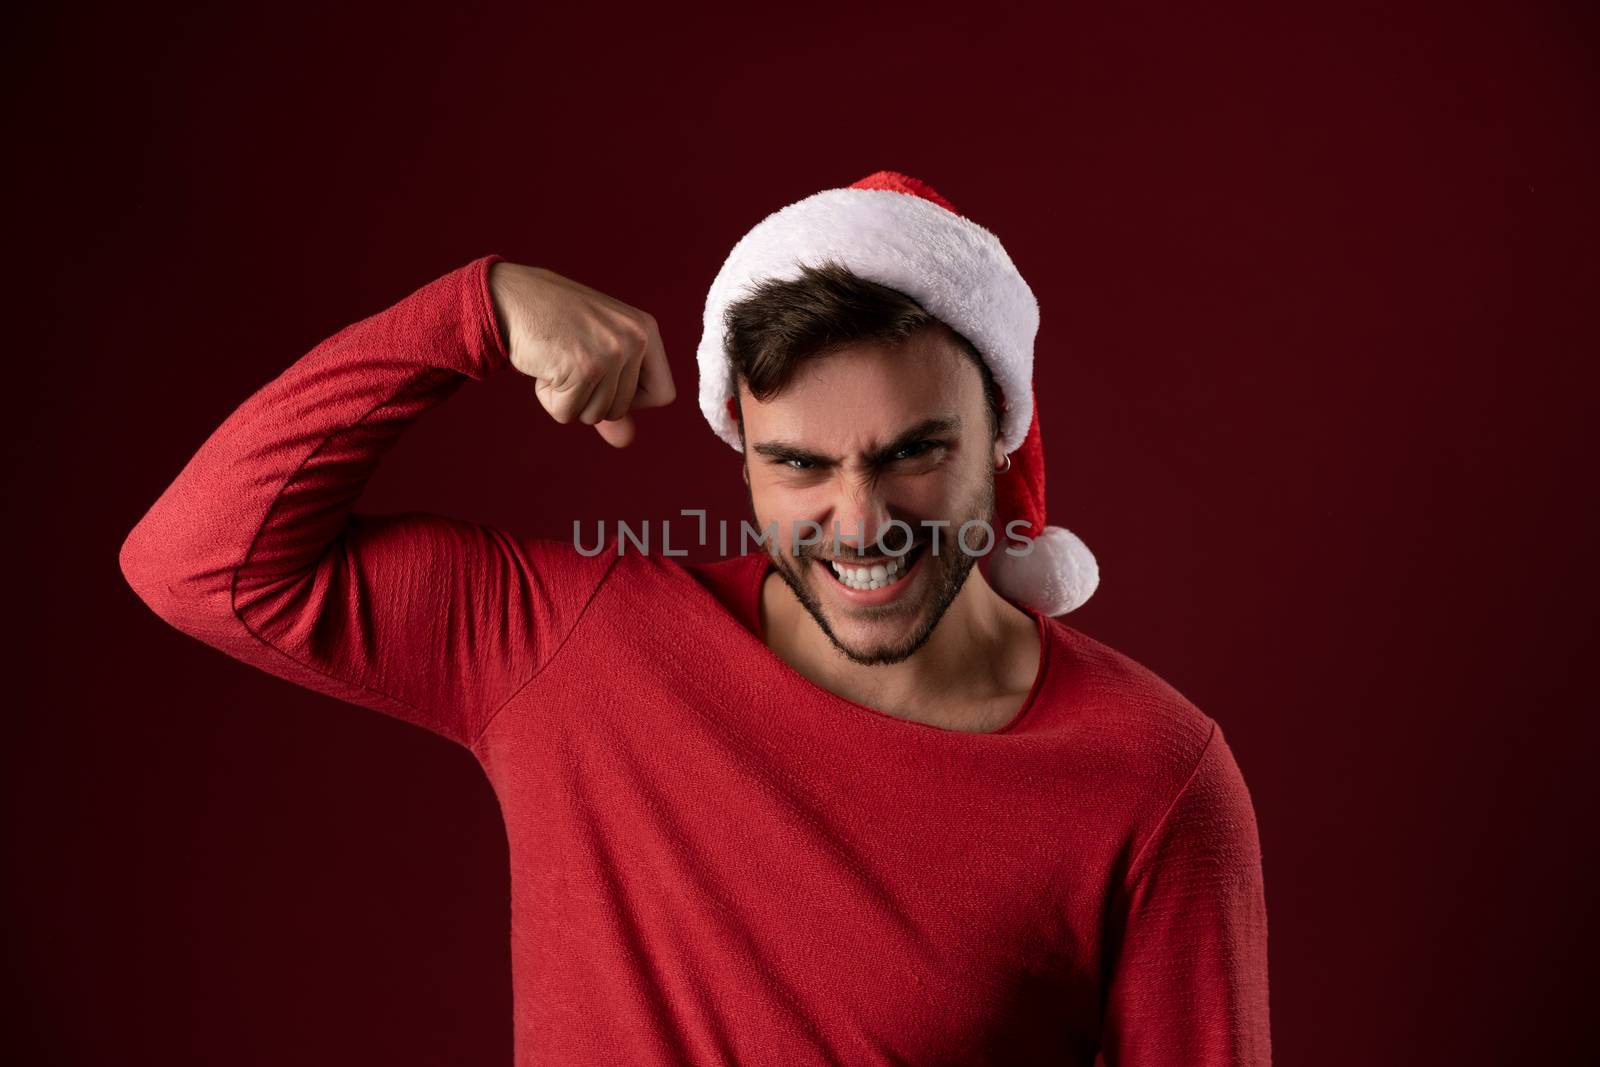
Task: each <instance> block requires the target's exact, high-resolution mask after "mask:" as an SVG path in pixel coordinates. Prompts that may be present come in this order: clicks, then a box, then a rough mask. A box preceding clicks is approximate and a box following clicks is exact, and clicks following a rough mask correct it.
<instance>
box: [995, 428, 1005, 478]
mask: <svg viewBox="0 0 1600 1067" xmlns="http://www.w3.org/2000/svg"><path fill="white" fill-rule="evenodd" d="M993 452H994V469H995V470H999V469H1000V468H1001V467H1004V466H1005V465H1006V447H1005V445H1004V444H1002V443H1001V441H1000V435H999V434H995V435H994V449H993Z"/></svg>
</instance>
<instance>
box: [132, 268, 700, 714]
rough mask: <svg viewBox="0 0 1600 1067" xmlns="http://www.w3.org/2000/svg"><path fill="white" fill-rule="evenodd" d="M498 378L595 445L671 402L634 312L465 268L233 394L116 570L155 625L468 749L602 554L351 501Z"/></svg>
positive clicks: (650, 329) (618, 436)
mask: <svg viewBox="0 0 1600 1067" xmlns="http://www.w3.org/2000/svg"><path fill="white" fill-rule="evenodd" d="M508 342H509V343H508ZM507 366H514V367H516V369H517V370H519V371H522V372H523V373H526V374H529V375H530V376H533V377H535V378H536V385H535V392H536V394H537V395H538V397H539V399H540V402H541V403H542V404H543V405H544V406H545V408H546V409H547V410H548V411H549V412H550V413H551V415H552V416H553V417H555V418H557V419H558V421H562V422H567V421H572V420H579V421H582V422H585V423H587V424H590V425H597V426H598V428H599V429H600V430H601V432H602V433H603V434H604V435H605V436H606V438H607V440H609V441H611V442H612V443H613V444H625V443H627V440H628V439H629V438H631V435H632V432H633V427H632V424H631V420H630V419H629V417H628V415H627V412H628V410H629V408H630V407H644V406H650V405H652V404H658V403H665V402H667V401H669V400H671V398H672V396H671V379H670V375H669V374H668V373H667V371H666V363H665V357H664V356H663V355H662V354H661V343H660V338H659V335H658V334H656V333H655V325H654V320H653V319H650V317H649V316H647V315H644V313H642V312H638V311H636V310H634V309H631V308H628V307H627V305H624V304H621V303H620V302H618V301H614V300H611V298H609V297H604V296H603V295H602V294H598V293H595V292H594V291H593V290H589V289H586V288H584V287H582V286H579V285H577V283H574V282H570V281H568V280H567V279H564V278H561V277H560V276H559V275H555V274H553V273H552V272H549V271H543V270H539V269H538V268H529V267H518V266H515V265H512V264H507V263H503V262H501V261H500V260H499V257H497V256H485V257H483V258H481V259H478V260H475V261H474V262H472V263H469V264H467V265H466V266H464V267H461V268H460V269H458V270H455V271H452V272H451V273H449V274H446V275H445V276H443V277H441V278H439V279H437V280H435V281H433V282H431V283H429V284H428V285H425V286H423V287H422V288H421V289H419V290H417V291H416V292H414V293H412V294H411V295H410V296H408V297H406V298H405V299H403V300H401V301H400V302H399V303H397V304H395V305H394V306H393V307H390V308H388V309H387V310H385V311H382V312H380V313H378V314H376V315H373V316H371V317H370V318H367V319H364V320H362V321H360V322H357V323H355V324H353V325H351V326H348V327H346V328H344V329H343V330H340V331H339V332H338V333H336V334H334V335H333V336H332V337H330V338H328V339H327V340H325V341H323V342H322V343H321V344H319V345H318V346H317V347H316V348H314V349H312V350H311V351H310V352H309V353H307V354H306V355H304V356H302V357H301V358H300V359H299V360H297V361H296V362H295V363H294V364H292V365H291V366H290V367H289V368H288V369H287V370H285V371H284V372H283V373H282V374H280V375H278V377H276V378H275V379H273V380H272V381H270V382H268V383H267V384H266V385H264V386H263V387H262V388H260V389H259V390H257V391H256V392H255V393H254V394H253V395H251V396H250V397H249V398H248V399H247V400H245V402H244V403H243V404H241V405H240V406H239V407H238V408H237V409H236V410H235V411H234V412H233V414H231V415H230V416H228V418H227V419H226V421H224V422H223V423H222V425H221V426H219V427H218V428H217V429H216V430H215V431H213V433H212V434H211V436H210V437H209V438H208V439H207V440H206V441H205V443H204V444H203V445H202V446H201V448H200V450H199V451H198V452H197V453H196V454H195V455H194V456H193V457H192V458H191V459H190V460H189V462H188V463H187V464H186V465H185V467H184V468H183V470H182V471H181V472H180V473H179V474H178V476H177V478H176V479H175V480H174V481H173V482H172V484H171V485H169V486H168V487H167V489H166V490H165V492H163V493H162V494H161V496H160V498H159V499H157V500H156V502H155V504H154V505H153V506H152V507H151V508H150V510H149V511H148V513H146V514H145V516H144V517H143V518H142V519H141V520H140V521H139V523H138V524H137V525H136V526H135V527H134V528H133V530H132V531H131V532H130V533H129V534H128V536H127V538H126V540H125V541H124V543H123V545H122V549H121V553H120V557H119V558H120V564H121V567H122V573H123V575H124V576H125V577H126V579H127V581H128V583H129V585H130V586H132V587H133V589H134V591H135V592H136V593H138V595H139V596H140V598H141V599H143V600H144V601H145V603H146V604H148V605H149V606H150V608H151V609H152V610H153V611H154V612H155V613H156V614H157V615H159V616H160V617H161V618H163V619H165V620H166V621H167V622H168V623H170V624H171V625H173V626H174V627H176V628H177V629H179V630H181V631H183V632H184V633H187V634H189V635H191V636H193V637H195V638H197V639H199V640H201V641H204V642H205V643H207V644H209V645H212V646H213V647H215V648H218V649H220V650H222V651H223V652H226V653H227V654H228V655H230V656H233V657H234V658H236V659H239V660H241V661H243V662H245V663H249V664H251V665H253V666H255V667H258V668H260V669H262V670H265V671H268V672H270V673H272V674H275V675H278V676H279V677H282V678H285V679H288V680H290V681H292V682H295V683H297V684H299V685H302V686H305V687H307V688H310V689H315V690H317V691H319V692H323V693H327V694H330V695H333V696H336V697H339V698H341V699H343V700H347V701H349V702H351V703H354V704H359V705H362V706H364V707H369V708H373V709H375V710H378V711H382V712H385V713H388V714H391V715H395V716H398V717H399V718H402V719H405V720H407V721H409V722H412V723H415V724H416V725H419V726H423V727H425V728H427V729H430V730H433V731H434V732H436V733H439V734H442V735H444V736H446V737H449V738H451V739H453V740H455V741H458V742H460V743H462V744H471V743H473V742H474V741H475V740H476V738H477V736H478V734H479V732H480V731H481V730H482V729H483V728H484V726H485V725H486V724H487V722H488V721H489V719H490V718H491V717H492V715H493V714H494V712H495V711H496V710H497V709H498V708H499V706H500V705H501V704H503V703H504V702H505V701H506V700H507V699H508V698H509V697H510V696H511V695H513V694H514V693H515V692H516V691H517V690H518V689H519V688H520V687H521V686H522V685H523V684H525V683H526V682H527V681H528V680H529V679H530V678H532V677H533V676H534V674H535V673H536V672H537V671H538V670H539V669H540V668H541V666H542V665H543V664H544V662H545V661H546V660H548V658H549V657H550V656H551V655H553V654H554V652H555V651H556V649H558V648H559V647H560V644H561V641H562V640H563V639H564V637H565V636H566V634H567V633H568V632H569V631H570V629H571V628H572V626H573V625H575V624H576V622H577V620H578V618H579V616H580V615H581V613H582V611H583V608H584V606H585V605H586V604H587V602H588V599H589V597H590V596H591V595H592V594H593V592H594V590H595V589H596V588H597V587H598V585H599V583H600V582H601V581H602V580H603V578H604V576H605V574H606V572H607V568H608V566H609V563H610V562H611V560H612V558H613V557H611V556H610V555H609V554H602V555H599V556H595V557H592V558H585V557H583V556H581V555H580V554H578V552H577V551H576V550H575V549H574V548H572V546H570V545H568V544H567V543H565V542H562V541H547V540H540V539H534V538H523V537H517V536H513V535H511V534H509V533H506V532H505V531H502V530H498V529H493V528H490V527H487V526H482V525H479V524H476V523H471V522H465V521H461V520H457V519H451V518H445V517H442V516H437V515H430V514H425V513H421V512H409V513H405V514H401V515H382V516H380V515H365V514H360V513H357V512H354V511H352V505H353V504H354V502H355V501H356V499H357V498H358V497H359V496H360V494H361V491H362V488H363V487H364V486H365V484H366V482H367V480H368V478H369V477H370V476H371V474H372V472H373V470H374V469H375V467H376V465H377V463H378V461H379V459H380V458H381V456H382V455H383V453H384V452H385V451H386V450H387V449H388V447H389V446H390V445H391V444H392V443H393V442H394V441H395V439H396V438H397V437H398V436H399V435H400V434H401V433H403V432H404V431H405V429H406V427H408V426H409V425H410V424H411V423H412V422H414V421H415V420H416V419H417V418H418V417H420V416H421V415H422V414H423V413H424V412H425V411H427V410H428V409H430V408H432V407H433V406H434V405H436V404H439V403H441V402H443V401H444V400H445V399H446V398H447V397H449V396H450V395H451V394H452V393H454V392H455V390H456V389H457V388H459V387H460V386H461V385H462V384H463V383H464V382H465V381H466V380H467V379H469V378H471V379H479V380H481V379H483V378H486V377H488V376H489V375H490V374H493V373H494V372H496V371H498V370H500V369H503V368H505V367H507ZM641 368H648V369H647V370H641ZM646 384H648V385H649V386H650V388H649V389H648V390H647V389H646ZM608 418H609V419H610V420H619V421H609V422H607V421H602V420H605V419H608Z"/></svg>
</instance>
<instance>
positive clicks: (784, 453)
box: [750, 415, 961, 467]
mask: <svg viewBox="0 0 1600 1067" xmlns="http://www.w3.org/2000/svg"><path fill="white" fill-rule="evenodd" d="M960 432H961V419H960V418H959V417H957V416H955V415H942V416H937V417H935V418H931V419H923V420H922V421H921V422H919V423H917V424H916V425H915V426H911V427H909V428H907V429H905V430H902V431H901V432H900V433H899V434H898V435H896V437H895V439H894V440H893V441H890V442H889V443H888V444H886V445H884V446H883V447H882V448H878V449H874V450H873V451H872V452H870V453H868V455H867V461H868V462H870V463H882V462H883V461H884V460H886V459H888V458H889V457H890V456H892V455H894V454H895V453H896V452H898V451H899V450H900V449H902V448H905V447H906V446H907V445H912V444H915V443H916V442H918V441H920V440H922V439H923V438H924V437H932V436H935V435H938V434H959V433H960ZM750 450H751V451H752V452H755V453H757V454H759V455H763V456H766V457H768V458H770V459H775V460H778V461H779V462H784V463H786V462H789V461H790V460H799V461H801V462H802V463H810V464H811V465H813V466H817V467H825V466H829V465H831V464H834V463H837V462H839V461H838V458H837V457H835V456H824V455H822V454H820V453H818V452H813V451H811V450H810V449H809V448H802V447H801V446H799V445H791V444H785V443H784V442H782V441H763V442H761V443H760V444H757V445H752V446H751V449H750Z"/></svg>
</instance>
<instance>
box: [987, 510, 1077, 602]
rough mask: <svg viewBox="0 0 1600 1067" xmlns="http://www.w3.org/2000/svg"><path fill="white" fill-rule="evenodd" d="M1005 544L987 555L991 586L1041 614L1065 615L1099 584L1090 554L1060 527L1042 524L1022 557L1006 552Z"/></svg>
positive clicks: (1073, 536)
mask: <svg viewBox="0 0 1600 1067" xmlns="http://www.w3.org/2000/svg"><path fill="white" fill-rule="evenodd" d="M1005 547H1006V546H1004V545H1002V546H1000V547H998V548H996V549H995V551H994V555H993V556H991V557H990V559H991V563H990V575H989V577H990V579H991V580H992V581H993V582H994V586H995V589H997V590H998V591H999V592H1000V594H1001V595H1002V596H1005V597H1008V598H1010V599H1012V600H1020V601H1022V602H1023V603H1024V604H1027V605H1028V606H1030V607H1032V608H1034V609H1035V610H1037V611H1039V612H1040V613H1042V614H1044V615H1065V614H1066V613H1067V612H1069V611H1073V610H1076V609H1077V608H1080V607H1082V606H1083V602H1084V601H1085V600H1088V599H1089V597H1090V596H1092V595H1093V594H1094V591H1095V588H1096V587H1097V586H1098V585H1099V584H1100V565H1099V564H1098V563H1096V562H1095V558H1094V553H1093V552H1090V551H1089V546H1088V545H1086V544H1084V543H1083V542H1082V541H1081V540H1079V539H1078V535H1077V534H1074V533H1073V532H1072V531H1071V530H1068V529H1065V528H1064V527H1061V526H1046V527H1045V528H1044V531H1043V532H1042V533H1041V534H1040V535H1039V536H1038V537H1036V538H1034V539H1033V551H1032V552H1030V553H1028V555H1026V556H1011V555H1007V554H1006V551H1005ZM1013 547H1015V546H1013Z"/></svg>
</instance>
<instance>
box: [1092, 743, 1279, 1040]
mask: <svg viewBox="0 0 1600 1067" xmlns="http://www.w3.org/2000/svg"><path fill="white" fill-rule="evenodd" d="M1113 925H1114V927H1115V937H1114V941H1115V942H1116V943H1117V948H1116V949H1115V957H1114V960H1113V972H1112V979H1111V989H1110V996H1109V998H1108V1002H1107V1007H1106V1018H1105V1030H1104V1037H1103V1055H1104V1057H1105V1062H1106V1064H1107V1065H1108V1067H1267V1065H1268V1064H1269V1063H1270V1062H1271V1059H1272V1046H1271V1035H1270V1027H1269V1025H1268V1018H1267V913H1266V900H1265V895H1264V891H1263V886H1262V877H1261V846H1260V842H1259V840H1258V838H1257V832H1256V820H1255V810H1254V808H1253V806H1252V804H1251V802H1250V794H1249V792H1248V790H1247V789H1246V788H1245V783H1244V778H1243V777H1242V776H1241V775H1240V773H1239V768H1238V765H1237V764H1236V763H1235V762H1234V759H1233V754H1232V753H1231V752H1230V751H1229V749H1228V746H1227V743H1226V741H1224V739H1223V737H1222V731H1221V730H1220V729H1218V728H1213V732H1212V734H1211V739H1210V741H1209V742H1208V743H1207V744H1206V747H1205V750H1204V752H1203V753H1202V754H1201V756H1200V761H1199V763H1198V765H1197V766H1196V767H1195V769H1194V773H1193V775H1192V776H1191V777H1190V779H1189V781H1188V783H1187V784H1186V785H1185V786H1184V787H1183V789H1182V791H1181V792H1179V793H1178V795H1177V796H1176V797H1175V798H1174V800H1173V801H1172V804H1171V806H1170V807H1169V808H1168V809H1167V812H1166V814H1165V816H1164V817H1163V818H1162V819H1161V822H1160V824H1159V825H1158V826H1157V827H1156V828H1155V829H1154V830H1153V831H1152V833H1151V834H1150V835H1149V837H1148V839H1147V840H1146V842H1145V843H1144V844H1143V846H1142V847H1141V849H1140V852H1139V854H1138V856H1137V857H1135V859H1134V862H1133V867H1132V869H1131V871H1130V873H1129V875H1128V879H1127V884H1126V886H1125V887H1124V892H1123V894H1122V895H1121V898H1120V899H1119V901H1118V902H1117V917H1116V921H1115V922H1114V924H1113Z"/></svg>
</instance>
